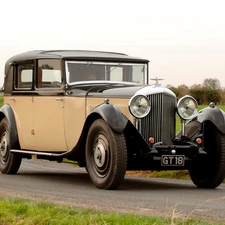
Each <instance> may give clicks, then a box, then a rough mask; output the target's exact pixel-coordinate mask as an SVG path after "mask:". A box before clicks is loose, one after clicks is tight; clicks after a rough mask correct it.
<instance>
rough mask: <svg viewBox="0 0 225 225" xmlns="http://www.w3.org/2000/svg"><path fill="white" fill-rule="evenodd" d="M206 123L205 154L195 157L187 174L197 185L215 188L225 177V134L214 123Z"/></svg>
mask: <svg viewBox="0 0 225 225" xmlns="http://www.w3.org/2000/svg"><path fill="white" fill-rule="evenodd" d="M207 125H208V126H207V130H206V131H205V132H204V150H205V151H206V152H207V156H205V157H204V158H202V159H200V158H196V159H195V160H194V162H193V166H192V168H191V169H190V170H189V174H190V177H191V179H192V181H193V183H194V184H195V185H196V186H197V187H199V188H216V187H218V186H219V185H220V184H221V183H222V182H223V180H224V177H225V135H224V134H222V133H221V132H220V131H219V130H218V129H217V128H216V127H215V126H214V125H212V124H207Z"/></svg>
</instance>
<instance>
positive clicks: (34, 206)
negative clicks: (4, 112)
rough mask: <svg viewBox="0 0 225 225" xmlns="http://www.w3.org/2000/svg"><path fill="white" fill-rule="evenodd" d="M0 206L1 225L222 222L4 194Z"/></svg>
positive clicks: (127, 224) (204, 224)
mask: <svg viewBox="0 0 225 225" xmlns="http://www.w3.org/2000/svg"><path fill="white" fill-rule="evenodd" d="M0 209H1V210H0V224H5V225H6V224H7V225H14V224H16V225H31V224H32V225H35V224H38V225H45V224H46V225H53V224H57V225H62V224H63V225H64V224H65V225H68V224H74V225H76V224H79V225H90V224H93V225H94V224H104V225H106V224H118V225H119V224H122V225H132V224H135V225H139V224H140V225H145V224H146V225H147V224H157V225H161V224H174V225H175V224H182V225H189V224H192V225H193V224H202V225H208V224H223V223H216V222H212V221H206V220H202V219H196V218H175V215H174V214H173V215H171V216H170V217H156V216H141V215H135V214H118V213H106V212H97V211H94V210H80V209H74V208H71V207H65V206H58V205H54V204H51V203H46V202H37V201H31V200H25V199H17V198H5V197H0Z"/></svg>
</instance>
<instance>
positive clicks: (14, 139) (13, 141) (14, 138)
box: [0, 104, 20, 149]
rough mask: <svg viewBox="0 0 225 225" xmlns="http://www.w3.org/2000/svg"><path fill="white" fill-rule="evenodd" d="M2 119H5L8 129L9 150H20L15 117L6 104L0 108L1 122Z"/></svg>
mask: <svg viewBox="0 0 225 225" xmlns="http://www.w3.org/2000/svg"><path fill="white" fill-rule="evenodd" d="M4 117H6V118H7V120H8V122H9V127H10V147H11V149H13V148H15V149H20V145H19V141H18V132H17V127H16V120H15V116H14V113H13V110H12V108H11V107H10V105H8V104H6V105H4V106H2V107H1V109H0V119H1V120H2V119H3V118H4Z"/></svg>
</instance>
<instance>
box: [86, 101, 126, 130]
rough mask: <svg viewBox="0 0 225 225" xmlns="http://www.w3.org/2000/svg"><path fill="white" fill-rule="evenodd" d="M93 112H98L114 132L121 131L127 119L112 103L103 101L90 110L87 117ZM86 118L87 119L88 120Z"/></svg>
mask: <svg viewBox="0 0 225 225" xmlns="http://www.w3.org/2000/svg"><path fill="white" fill-rule="evenodd" d="M93 114H98V115H100V117H102V118H103V119H104V120H105V121H106V122H107V123H108V124H109V126H110V127H111V128H112V129H113V130H114V131H116V132H118V133H121V132H123V131H124V129H125V127H126V126H127V122H128V119H127V118H126V117H125V116H124V115H123V114H122V112H121V111H120V110H119V109H118V108H117V107H116V106H114V105H112V104H109V103H104V104H101V105H99V106H97V107H96V108H94V109H93V110H92V112H91V113H90V114H89V116H88V118H89V117H92V115H93ZM88 118H87V120H88Z"/></svg>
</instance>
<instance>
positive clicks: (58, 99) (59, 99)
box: [55, 98, 63, 101]
mask: <svg viewBox="0 0 225 225" xmlns="http://www.w3.org/2000/svg"><path fill="white" fill-rule="evenodd" d="M55 100H56V101H63V98H56V99H55Z"/></svg>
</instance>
